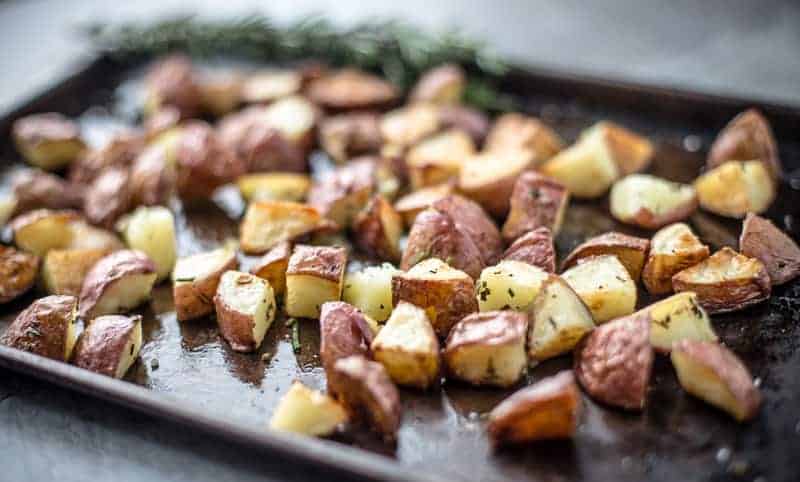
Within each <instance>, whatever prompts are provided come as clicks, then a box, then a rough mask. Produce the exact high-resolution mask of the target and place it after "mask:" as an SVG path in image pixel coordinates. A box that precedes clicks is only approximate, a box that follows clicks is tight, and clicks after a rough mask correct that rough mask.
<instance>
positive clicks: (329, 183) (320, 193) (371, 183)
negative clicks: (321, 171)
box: [307, 160, 376, 221]
mask: <svg viewBox="0 0 800 482" xmlns="http://www.w3.org/2000/svg"><path fill="white" fill-rule="evenodd" d="M375 170H376V166H375V162H373V161H372V160H359V161H356V162H351V163H348V164H347V165H345V166H342V167H340V168H338V169H336V170H335V171H334V172H332V173H331V174H330V175H328V176H327V177H325V178H324V179H323V180H322V181H320V182H315V183H314V184H313V185H312V186H311V189H310V190H309V192H308V200H307V202H308V205H309V206H312V207H313V208H315V209H317V211H319V212H320V213H322V214H323V215H325V216H328V215H330V214H331V211H332V208H333V207H334V205H335V204H336V203H337V202H339V201H341V200H343V199H347V198H351V197H355V196H356V195H357V194H361V196H359V197H361V198H363V204H361V205H358V206H356V205H354V206H351V207H352V208H354V209H355V212H352V213H345V214H346V215H345V216H344V218H346V219H344V221H348V220H349V218H352V217H353V216H354V215H355V214H356V213H357V212H358V211H359V210H360V209H361V208H363V207H364V204H366V202H367V201H368V200H369V196H370V195H371V194H372V191H373V190H374V188H375ZM354 203H355V201H354ZM334 221H336V220H335V219H334Z"/></svg>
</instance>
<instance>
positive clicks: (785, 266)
mask: <svg viewBox="0 0 800 482" xmlns="http://www.w3.org/2000/svg"><path fill="white" fill-rule="evenodd" d="M739 250H740V251H741V252H742V254H743V255H745V256H749V257H751V258H756V259H758V260H759V261H761V262H762V263H764V266H765V267H766V268H767V272H768V273H769V279H770V281H771V282H772V285H773V286H775V285H781V284H784V283H788V282H789V281H791V280H793V279H795V278H797V277H798V276H800V247H798V246H797V243H795V242H794V240H793V239H792V238H790V237H789V236H788V235H787V234H786V233H784V232H783V231H781V230H780V229H778V228H777V227H776V226H775V225H774V224H772V222H771V221H769V220H768V219H764V218H762V217H761V216H758V215H756V214H753V213H748V214H747V217H746V218H745V220H744V223H743V224H742V235H741V236H740V237H739Z"/></svg>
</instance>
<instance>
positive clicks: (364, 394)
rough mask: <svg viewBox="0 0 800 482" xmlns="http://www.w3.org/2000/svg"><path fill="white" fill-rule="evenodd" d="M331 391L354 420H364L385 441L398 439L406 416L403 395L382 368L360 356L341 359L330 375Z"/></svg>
mask: <svg viewBox="0 0 800 482" xmlns="http://www.w3.org/2000/svg"><path fill="white" fill-rule="evenodd" d="M328 391H330V392H331V393H332V394H333V395H334V396H335V397H336V398H337V399H338V400H339V401H340V402H341V403H342V404H343V405H344V406H345V407H346V408H347V411H348V412H349V413H350V415H351V416H353V417H354V418H355V417H356V416H358V417H362V418H365V419H366V420H367V422H368V423H369V424H370V426H371V427H372V428H373V430H375V431H376V432H378V433H379V434H381V435H382V436H383V438H384V440H386V441H387V442H392V441H394V440H396V439H397V430H398V429H399V428H400V420H401V418H402V415H403V414H402V406H401V405H400V394H399V393H398V392H397V387H395V385H394V383H392V380H391V378H389V374H388V373H387V372H386V369H385V368H384V367H383V365H381V364H380V363H378V362H374V361H370V360H367V359H366V358H364V357H363V356H359V355H353V356H349V357H347V358H342V359H341V360H338V361H337V362H336V363H335V364H334V366H333V370H331V372H330V374H329V375H328Z"/></svg>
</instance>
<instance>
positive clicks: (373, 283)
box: [342, 263, 401, 321]
mask: <svg viewBox="0 0 800 482" xmlns="http://www.w3.org/2000/svg"><path fill="white" fill-rule="evenodd" d="M399 273H401V271H400V270H398V269H397V268H395V267H394V266H392V265H391V264H389V263H384V264H382V265H381V266H370V267H367V268H364V269H363V270H361V271H354V272H351V273H347V275H346V276H345V279H344V291H343V293H342V299H343V300H344V301H346V302H348V303H350V304H351V305H354V306H356V307H358V308H359V309H360V310H361V311H363V312H364V313H365V314H366V315H367V316H369V317H370V318H372V319H374V320H377V321H386V320H387V319H388V318H389V315H390V314H391V313H392V306H393V305H392V276H394V275H395V274H399Z"/></svg>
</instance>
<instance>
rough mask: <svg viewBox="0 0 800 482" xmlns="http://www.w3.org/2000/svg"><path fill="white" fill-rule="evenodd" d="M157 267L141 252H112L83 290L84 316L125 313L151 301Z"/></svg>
mask: <svg viewBox="0 0 800 482" xmlns="http://www.w3.org/2000/svg"><path fill="white" fill-rule="evenodd" d="M156 276H157V275H156V266H155V264H154V263H153V261H152V260H150V258H148V257H147V256H146V255H145V254H144V253H142V252H140V251H131V250H122V251H117V252H115V253H111V254H109V255H107V256H106V257H104V258H102V259H101V260H100V261H98V262H97V263H95V264H94V266H92V268H91V269H90V270H89V272H88V273H87V274H86V278H85V279H84V281H83V286H82V287H81V296H80V300H81V311H80V314H81V317H82V318H85V319H87V320H91V319H93V318H95V317H98V316H101V315H108V314H114V313H122V312H125V311H127V310H130V309H133V308H136V307H137V306H139V305H140V304H142V302H144V301H145V300H147V299H148V298H150V292H151V291H152V289H153V284H154V283H155V281H156Z"/></svg>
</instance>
